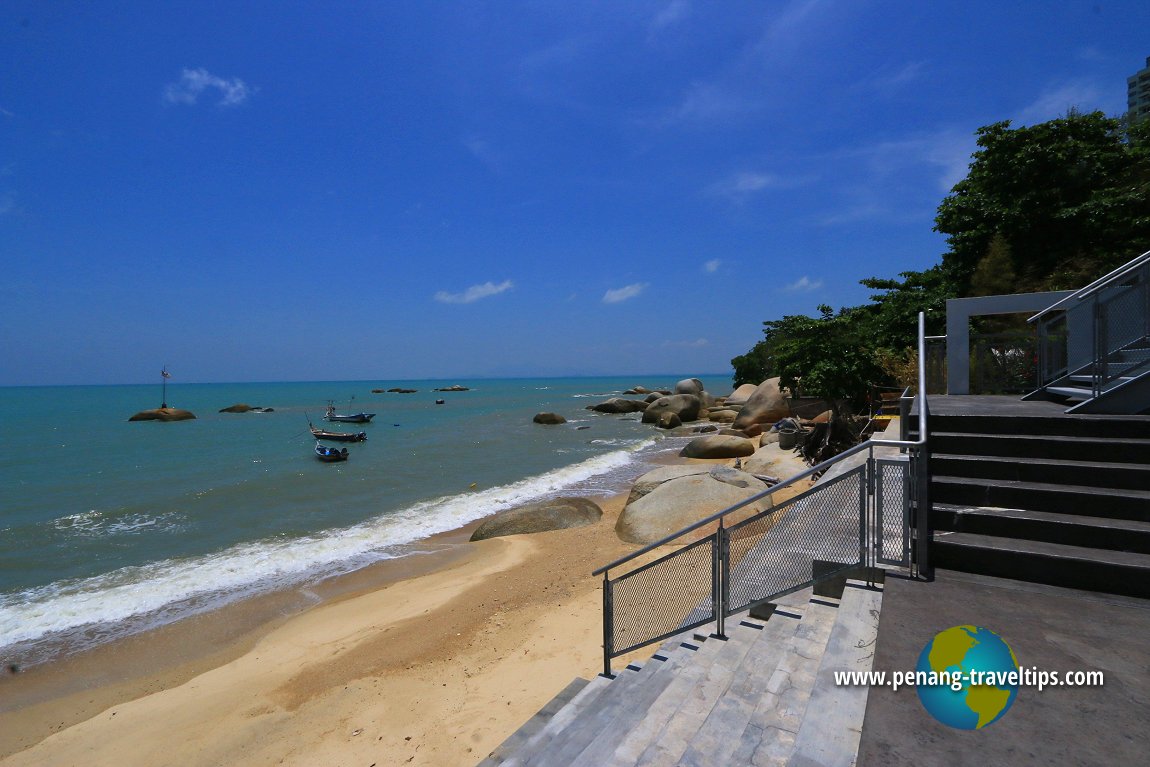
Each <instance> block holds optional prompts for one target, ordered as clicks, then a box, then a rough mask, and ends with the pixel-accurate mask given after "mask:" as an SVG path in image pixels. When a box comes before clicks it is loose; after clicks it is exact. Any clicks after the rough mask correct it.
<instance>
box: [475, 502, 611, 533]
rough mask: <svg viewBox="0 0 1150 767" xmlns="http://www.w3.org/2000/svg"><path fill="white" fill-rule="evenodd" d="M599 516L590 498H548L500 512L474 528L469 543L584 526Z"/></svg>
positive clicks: (596, 519)
mask: <svg viewBox="0 0 1150 767" xmlns="http://www.w3.org/2000/svg"><path fill="white" fill-rule="evenodd" d="M602 516H603V510H602V509H601V508H599V504H597V503H595V502H594V501H592V500H591V499H589V498H551V499H548V500H545V501H537V502H535V503H529V504H527V505H526V506H519V507H517V508H514V509H508V510H507V511H501V512H499V513H498V514H496V515H495V516H493V517H491V518H490V519H488V520H487V521H486V522H484V523H483V524H481V525H480V526H479V527H478V528H476V530H475V532H474V533H472V534H471V540H473V541H483V540H486V539H488V538H497V537H499V536H501V535H523V534H525V533H542V532H544V531H547V530H565V529H567V528H571V527H585V526H586V525H593V524H595V523H596V522H598V521H599V520H600V518H602Z"/></svg>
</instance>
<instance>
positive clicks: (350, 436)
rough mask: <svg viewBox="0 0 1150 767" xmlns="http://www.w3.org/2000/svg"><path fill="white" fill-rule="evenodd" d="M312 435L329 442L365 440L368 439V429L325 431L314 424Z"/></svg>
mask: <svg viewBox="0 0 1150 767" xmlns="http://www.w3.org/2000/svg"><path fill="white" fill-rule="evenodd" d="M311 435H312V436H313V437H315V438H316V439H322V440H325V441H327V442H363V441H364V440H366V439H367V432H366V431H357V432H348V431H325V430H323V429H317V428H316V427H314V426H312V427H311Z"/></svg>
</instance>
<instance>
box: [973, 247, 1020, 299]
mask: <svg viewBox="0 0 1150 767" xmlns="http://www.w3.org/2000/svg"><path fill="white" fill-rule="evenodd" d="M1017 280H1018V277H1017V275H1016V274H1015V272H1014V259H1013V257H1012V256H1011V252H1010V244H1009V243H1008V242H1007V241H1006V238H1005V237H1003V236H1002V235H1001V234H999V233H998V232H995V233H994V236H993V237H991V238H990V247H989V248H987V251H986V255H985V256H983V257H982V260H981V261H979V262H978V266H976V267H975V268H974V274H973V275H972V276H971V278H970V295H972V296H1001V295H1007V294H1009V293H1013V292H1015V287H1016V286H1017V284H1018V282H1017Z"/></svg>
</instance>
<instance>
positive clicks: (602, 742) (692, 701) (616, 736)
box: [555, 619, 766, 767]
mask: <svg viewBox="0 0 1150 767" xmlns="http://www.w3.org/2000/svg"><path fill="white" fill-rule="evenodd" d="M765 628H766V627H765V625H764V624H763V623H762V622H761V621H755V620H750V619H743V620H741V621H740V620H737V619H731V620H730V621H728V622H727V628H726V631H727V639H726V640H722V639H718V638H711V639H710V640H708V644H709V645H713V646H714V649H715V651H714V653H713V654H712V656H711V657H710V658H708V659H704V658H702V657H699V656H697V657H696V658H695V659H693V660H692V662H691V663H690V665H688V666H684V667H680V668H678V669H676V670H675V672H674V677H675V678H674V679H671V680H670V681H669V683H667V684H660V685H658V686H657V689H645V690H643V691H642V694H641V695H639V696H635V695H632V696H628V698H627V699H626V700H625V701H623V703H624V708H623V709H622V710H621V712H620V713H619V715H617V716H615V717H614V720H613V722H612V724H611V726H610V727H607V728H603V729H601V730H600V731H599V732H597V733H595V736H594V738H593V739H592V740H591V741H589V742H588V743H587V744H586V746H585V747H584V748H583V749H582V750H581V751H579V752H578V753H577V754H572V751H571V750H570V749H568V750H567V751H566V752H565V753H559V754H557V755H556V757H557V758H556V761H555V763H556V764H570V765H573V766H579V767H603V766H604V765H609V764H613V763H619V764H634V763H635V759H636V758H637V757H636V755H635V752H636V750H637V749H636V746H637V742H636V741H635V740H634V739H633V738H632V735H633V734H634V732H635V731H636V729H643V730H653V729H654V728H653V727H651V725H650V723H648V722H647V720H648V719H650V718H651V717H652V716H653V715H654V714H653V712H655V713H657V712H659V711H661V710H664V709H665V708H667V707H668V706H667V704H666V701H669V700H675V699H677V700H678V702H679V705H678V708H677V710H676V711H675V712H674V713H673V715H672V723H673V726H671V725H668V726H667V727H664V728H663V729H662V730H661V731H660V733H659V739H660V742H661V744H662V745H664V746H666V745H667V744H669V743H672V742H673V741H674V740H675V737H676V735H675V733H676V732H677V731H678V728H681V726H682V725H683V722H684V720H685V718H686V716H687V712H689V711H690V710H691V709H692V707H693V706H704V705H707V706H709V705H713V698H717V697H718V696H719V695H721V694H722V693H723V691H725V690H726V688H727V686H728V685H729V684H730V679H731V675H732V673H733V672H734V669H735V668H736V667H737V666H738V664H739V663H740V662H741V660H742V658H744V657H745V656H746V653H747V652H748V651H749V650H750V648H751V647H752V646H754V645H755V643H756V642H757V641H758V640H759V638H760V637H761V636H762V633H763V631H764V630H765ZM654 682H655V680H651V682H649V683H648V684H647V685H645V687H648V688H655V687H656V685H655V684H654ZM708 699H712V700H711V702H710V703H707V701H708ZM641 724H644V725H646V726H645V727H640V725H641ZM627 741H629V742H630V746H628V747H624V743H625V742H627Z"/></svg>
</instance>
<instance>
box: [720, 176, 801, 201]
mask: <svg viewBox="0 0 1150 767" xmlns="http://www.w3.org/2000/svg"><path fill="white" fill-rule="evenodd" d="M783 185H784V182H783V181H782V180H781V179H780V178H779V177H778V176H775V175H772V174H770V173H759V172H755V171H739V172H737V173H734V174H732V175H730V176H728V177H727V178H724V179H721V180H719V181H716V182H715V183H713V184H711V185H710V186H708V187H707V188H706V189H705V190H704V192H705V193H706V194H707V196H709V197H724V198H726V199H728V200H731V201H732V202H738V203H741V202H745V201H746V200H747V198H748V197H750V196H751V195H753V194H755V193H756V192H761V191H763V190H764V189H769V188H773V187H779V186H783Z"/></svg>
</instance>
